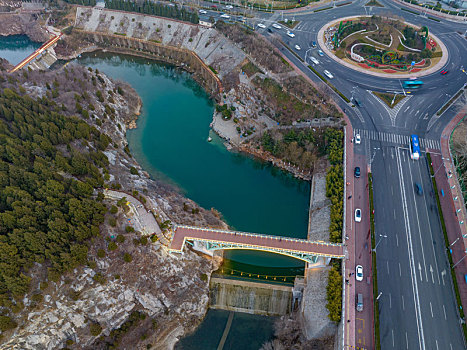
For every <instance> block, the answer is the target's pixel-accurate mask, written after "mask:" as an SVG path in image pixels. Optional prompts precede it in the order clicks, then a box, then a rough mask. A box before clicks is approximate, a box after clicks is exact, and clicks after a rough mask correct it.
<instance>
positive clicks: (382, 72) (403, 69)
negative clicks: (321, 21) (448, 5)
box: [318, 16, 448, 78]
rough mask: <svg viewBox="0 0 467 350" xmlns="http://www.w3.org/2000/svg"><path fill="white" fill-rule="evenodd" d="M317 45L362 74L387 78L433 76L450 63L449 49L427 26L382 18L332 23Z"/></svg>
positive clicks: (356, 18) (341, 20) (328, 25)
mask: <svg viewBox="0 0 467 350" xmlns="http://www.w3.org/2000/svg"><path fill="white" fill-rule="evenodd" d="M318 43H319V45H320V47H321V48H322V49H323V51H325V52H326V53H327V54H328V55H329V56H330V57H331V58H332V59H334V60H335V61H336V62H339V63H340V64H342V65H344V66H346V67H348V68H351V69H354V70H358V71H360V72H362V73H366V74H370V75H374V76H379V77H385V78H409V77H419V76H424V75H427V74H431V73H433V72H435V71H437V70H438V69H440V68H441V67H442V66H444V64H445V63H446V62H447V57H448V53H447V49H446V47H445V45H444V44H443V43H442V42H441V40H440V39H438V38H437V37H436V36H435V35H433V34H431V33H430V32H429V28H428V27H427V26H423V27H417V26H415V25H413V24H410V23H407V22H401V21H400V20H398V19H393V18H390V17H380V16H358V17H345V18H340V19H337V20H334V21H332V22H329V23H328V24H326V25H325V26H324V27H322V28H321V29H320V31H319V33H318Z"/></svg>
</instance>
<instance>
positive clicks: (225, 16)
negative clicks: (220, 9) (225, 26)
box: [221, 13, 230, 19]
mask: <svg viewBox="0 0 467 350" xmlns="http://www.w3.org/2000/svg"><path fill="white" fill-rule="evenodd" d="M221 18H225V19H229V18H230V16H229V15H227V14H225V13H224V14H222V15H221Z"/></svg>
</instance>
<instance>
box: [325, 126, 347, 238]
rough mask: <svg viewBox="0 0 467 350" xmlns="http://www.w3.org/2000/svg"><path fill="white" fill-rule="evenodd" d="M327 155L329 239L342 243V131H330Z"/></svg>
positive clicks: (328, 133)
mask: <svg viewBox="0 0 467 350" xmlns="http://www.w3.org/2000/svg"><path fill="white" fill-rule="evenodd" d="M328 130H329V131H328V132H327V135H326V136H327V153H328V157H329V161H330V163H331V167H330V168H329V170H328V173H327V175H326V196H327V197H329V199H330V200H331V223H330V225H329V239H330V241H331V242H333V243H340V242H342V220H343V197H344V172H343V168H342V159H343V154H344V149H343V146H342V141H343V137H344V134H343V132H342V130H336V129H328Z"/></svg>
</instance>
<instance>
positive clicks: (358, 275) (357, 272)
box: [355, 265, 363, 282]
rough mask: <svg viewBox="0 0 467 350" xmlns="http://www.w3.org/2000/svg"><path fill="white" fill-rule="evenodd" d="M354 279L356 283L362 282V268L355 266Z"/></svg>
mask: <svg viewBox="0 0 467 350" xmlns="http://www.w3.org/2000/svg"><path fill="white" fill-rule="evenodd" d="M355 278H356V280H357V281H359V282H361V281H363V267H362V265H357V266H355Z"/></svg>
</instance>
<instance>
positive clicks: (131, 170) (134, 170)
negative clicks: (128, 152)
mask: <svg viewBox="0 0 467 350" xmlns="http://www.w3.org/2000/svg"><path fill="white" fill-rule="evenodd" d="M130 174H131V175H138V174H139V173H138V170H137V169H136V168H135V167H134V166H132V167H131V168H130Z"/></svg>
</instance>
